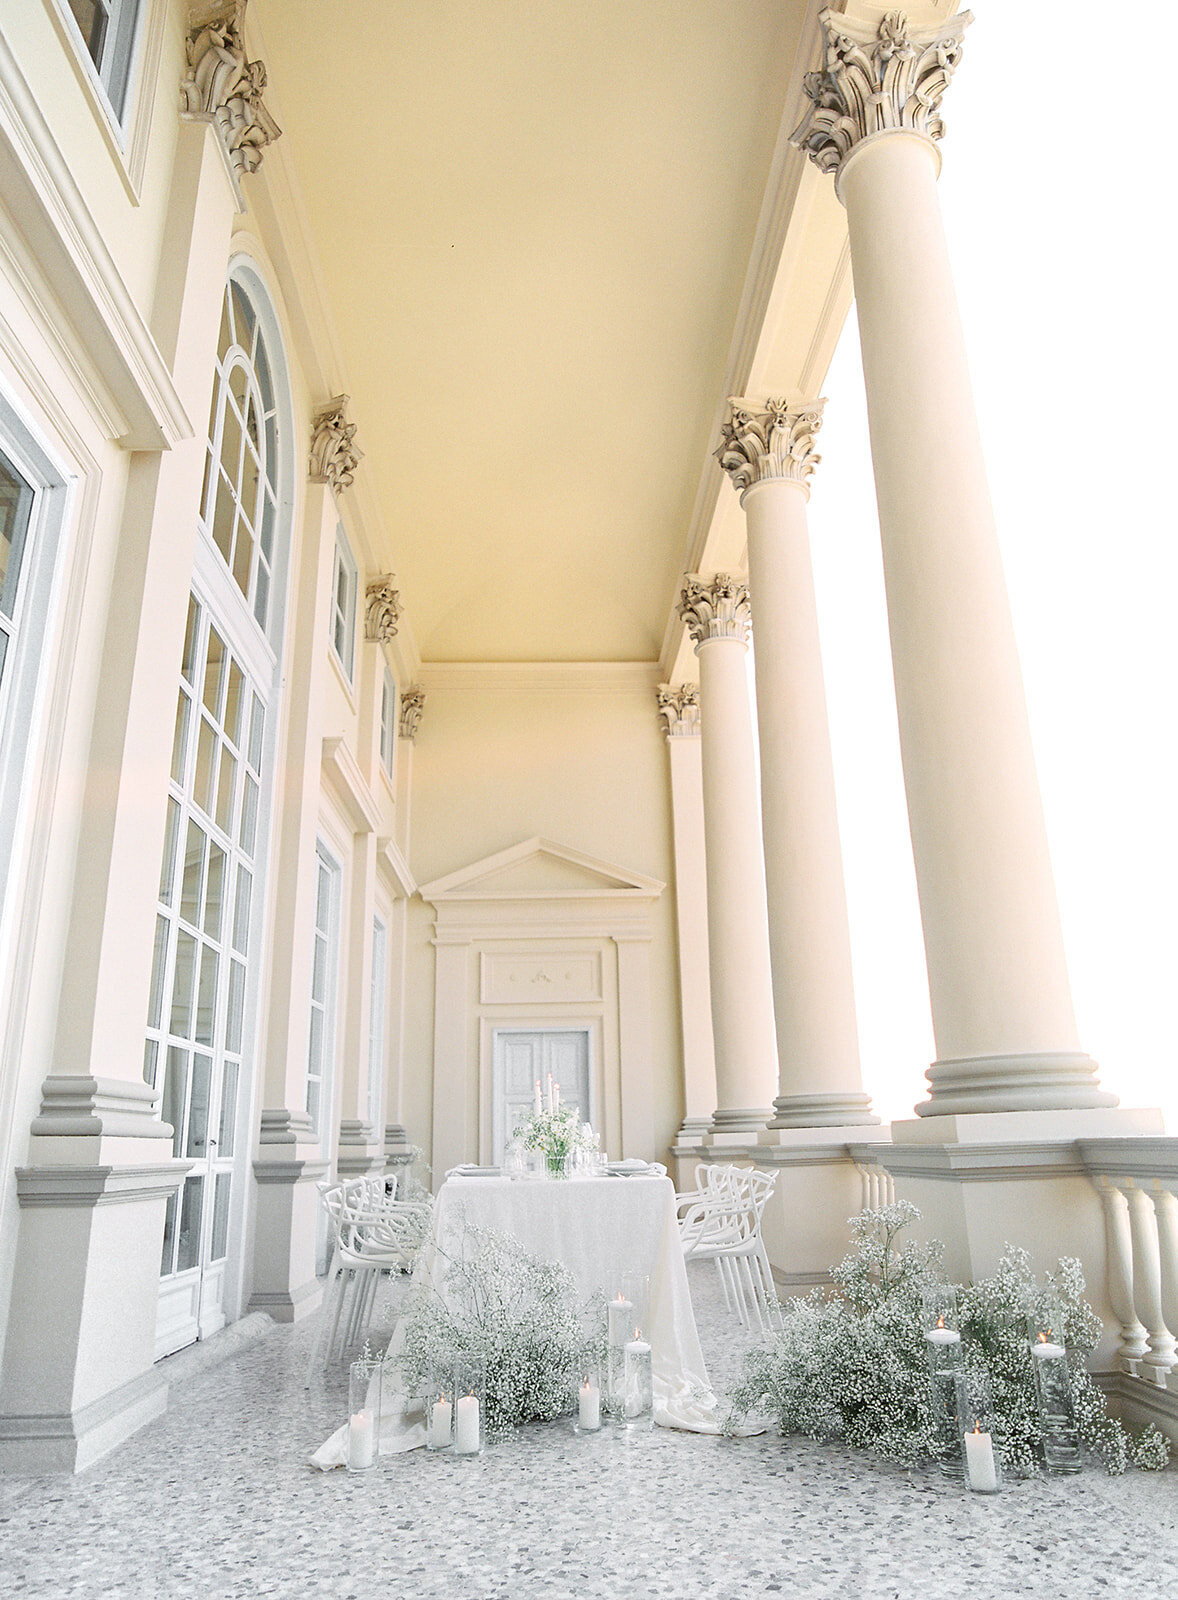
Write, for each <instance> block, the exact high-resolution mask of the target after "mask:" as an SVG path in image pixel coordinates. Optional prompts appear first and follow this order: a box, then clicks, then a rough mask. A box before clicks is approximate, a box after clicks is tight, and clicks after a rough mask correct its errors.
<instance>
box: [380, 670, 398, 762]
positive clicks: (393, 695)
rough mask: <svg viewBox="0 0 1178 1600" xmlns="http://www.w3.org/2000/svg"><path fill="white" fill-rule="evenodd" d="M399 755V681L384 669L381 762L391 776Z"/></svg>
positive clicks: (381, 708) (381, 693) (381, 709)
mask: <svg viewBox="0 0 1178 1600" xmlns="http://www.w3.org/2000/svg"><path fill="white" fill-rule="evenodd" d="M396 755H397V681H396V679H395V678H394V677H393V674H392V673H391V671H390V670H389V668H388V666H387V665H386V666H385V669H384V682H383V684H382V686H381V691H380V764H381V766H382V767H383V768H384V769H385V771H386V772H387V773H388V775H389V777H390V778H391V777H392V775H393V762H394V761H395V759H396Z"/></svg>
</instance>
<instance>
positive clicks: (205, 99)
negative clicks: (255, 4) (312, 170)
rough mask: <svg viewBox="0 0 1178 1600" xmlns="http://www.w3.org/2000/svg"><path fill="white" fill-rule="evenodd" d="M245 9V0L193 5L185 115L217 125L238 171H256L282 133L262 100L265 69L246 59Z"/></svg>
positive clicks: (182, 91)
mask: <svg viewBox="0 0 1178 1600" xmlns="http://www.w3.org/2000/svg"><path fill="white" fill-rule="evenodd" d="M245 7H246V0H220V3H219V4H214V5H208V4H205V5H194V6H193V7H192V8H191V10H190V12H189V31H188V39H187V42H186V44H185V47H184V48H185V53H186V56H187V60H188V71H187V72H186V73H185V75H184V77H183V79H182V80H181V82H180V110H181V112H182V114H183V115H184V116H188V117H207V118H208V119H209V121H211V122H212V123H213V124H214V126H215V127H216V129H217V131H218V133H219V134H220V135H221V138H222V140H223V141H224V145H225V149H226V152H227V154H228V156H229V164H230V166H231V167H232V168H233V171H234V172H235V173H237V174H239V175H240V174H241V173H243V172H256V171H257V170H258V168H259V167H260V166H261V164H262V151H263V150H264V148H265V147H266V145H268V144H272V143H273V142H274V140H275V139H277V138H278V136H279V135H280V134H281V132H282V129H281V128H280V127H279V126H278V124H277V123H276V122H275V120H274V118H273V117H272V116H271V115H270V113H269V112H268V111H267V110H266V107H265V106H264V105H263V104H262V92H263V90H264V89H265V87H266V69H265V67H264V66H263V65H262V63H261V62H260V61H248V60H247V59H246V54H245Z"/></svg>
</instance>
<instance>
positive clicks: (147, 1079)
mask: <svg viewBox="0 0 1178 1600" xmlns="http://www.w3.org/2000/svg"><path fill="white" fill-rule="evenodd" d="M159 1060H160V1047H159V1045H158V1044H157V1043H156V1041H155V1040H154V1039H149V1040H148V1041H147V1043H146V1044H145V1045H144V1046H143V1081H144V1083H145V1084H146V1085H147V1087H148V1088H149V1089H154V1088H155V1074H156V1069H157V1067H158V1066H159Z"/></svg>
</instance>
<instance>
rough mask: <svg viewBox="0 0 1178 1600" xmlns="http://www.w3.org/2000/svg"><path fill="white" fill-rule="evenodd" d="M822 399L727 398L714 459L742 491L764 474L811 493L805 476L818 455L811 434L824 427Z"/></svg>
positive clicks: (765, 476) (764, 477) (818, 459)
mask: <svg viewBox="0 0 1178 1600" xmlns="http://www.w3.org/2000/svg"><path fill="white" fill-rule="evenodd" d="M825 404H826V401H825V400H803V401H797V402H791V401H789V400H780V399H777V400H773V399H770V400H766V401H764V402H763V403H761V402H759V401H756V400H739V399H733V400H729V402H728V408H729V415H728V421H727V422H726V423H725V424H724V427H723V429H722V430H721V435H720V445H719V448H718V449H717V450H716V451H715V452H714V453H715V457H716V460H717V461H718V462H719V463H720V465H721V467H722V468H723V469H724V471H725V472H726V473H727V474H728V476H729V477H730V478H731V480H732V486H733V488H734V489H737V490H740V491H743V490H745V489H747V488H748V487H749V486H750V484H754V483H760V482H762V481H763V480H764V479H766V478H784V479H786V480H787V481H788V482H790V483H797V484H800V485H801V486H802V488H803V489H805V490H806V492H807V493H809V482H808V480H809V477H810V474H811V473H812V472H813V471H814V468H815V467H816V466H817V465H818V463H819V462H820V461H821V460H822V457H821V456H820V455H819V454H818V453H817V451H816V450H815V449H814V435H815V434H816V433H817V432H818V430H819V428H820V427H821V426H822V408H823V406H825Z"/></svg>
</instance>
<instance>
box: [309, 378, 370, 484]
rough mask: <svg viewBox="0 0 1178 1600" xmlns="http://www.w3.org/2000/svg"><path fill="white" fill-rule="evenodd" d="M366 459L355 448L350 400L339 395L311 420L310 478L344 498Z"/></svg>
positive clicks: (356, 447) (359, 450)
mask: <svg viewBox="0 0 1178 1600" xmlns="http://www.w3.org/2000/svg"><path fill="white" fill-rule="evenodd" d="M363 459H364V452H363V451H362V450H361V449H359V447H358V446H357V444H356V424H355V423H354V422H349V421H348V396H347V395H346V394H337V395H336V396H335V398H334V399H333V400H329V401H328V402H327V404H326V405H325V406H320V407H319V409H318V410H317V411H316V412H315V416H314V418H313V420H312V423H311V457H310V463H309V467H308V474H309V476H310V477H312V478H314V480H315V481H316V482H317V483H330V485H331V487H332V488H333V489H334V490H335V492H336V493H337V494H342V493H343V492H344V490H345V489H350V488H351V487H352V484H353V482H354V480H355V477H356V468H357V467H358V466H359V465H360V463H361V461H363Z"/></svg>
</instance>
